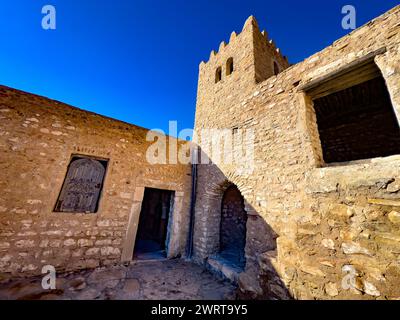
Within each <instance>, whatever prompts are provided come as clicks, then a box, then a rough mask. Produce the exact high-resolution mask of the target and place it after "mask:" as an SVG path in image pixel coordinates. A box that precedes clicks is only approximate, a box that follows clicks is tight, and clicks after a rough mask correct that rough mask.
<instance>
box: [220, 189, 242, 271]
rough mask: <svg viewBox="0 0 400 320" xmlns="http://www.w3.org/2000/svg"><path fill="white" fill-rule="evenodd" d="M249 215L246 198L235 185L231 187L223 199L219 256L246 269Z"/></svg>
mask: <svg viewBox="0 0 400 320" xmlns="http://www.w3.org/2000/svg"><path fill="white" fill-rule="evenodd" d="M246 223H247V213H246V210H245V208H244V198H243V196H242V194H241V193H240V191H239V189H238V188H237V187H236V186H235V185H231V186H229V187H228V188H227V189H226V190H225V192H224V195H223V197H222V205H221V224H220V252H219V255H220V256H221V257H223V258H224V259H225V260H227V261H229V262H230V263H232V264H234V265H236V266H238V267H240V268H244V266H245V262H246V260H245V253H244V248H245V245H246Z"/></svg>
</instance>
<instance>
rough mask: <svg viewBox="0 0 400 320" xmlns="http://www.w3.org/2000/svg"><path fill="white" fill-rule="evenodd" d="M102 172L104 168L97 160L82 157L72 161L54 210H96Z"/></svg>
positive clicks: (102, 176) (103, 172) (102, 177)
mask: <svg viewBox="0 0 400 320" xmlns="http://www.w3.org/2000/svg"><path fill="white" fill-rule="evenodd" d="M104 174H105V168H104V166H103V165H102V164H101V163H100V162H99V161H97V160H94V159H88V158H83V159H78V160H74V161H72V162H71V164H70V166H69V169H68V173H67V176H66V178H65V182H64V185H63V188H62V191H61V193H60V197H59V199H58V203H57V206H56V211H61V212H86V213H89V212H96V207H97V202H98V200H99V196H100V191H101V187H102V184H103V179H104Z"/></svg>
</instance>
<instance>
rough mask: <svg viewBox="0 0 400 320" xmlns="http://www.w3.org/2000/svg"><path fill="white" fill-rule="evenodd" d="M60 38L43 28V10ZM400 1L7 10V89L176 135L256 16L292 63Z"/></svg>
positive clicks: (3, 40)
mask: <svg viewBox="0 0 400 320" xmlns="http://www.w3.org/2000/svg"><path fill="white" fill-rule="evenodd" d="M46 4H52V5H54V6H55V7H56V10H57V29H56V30H47V31H46V30H43V29H42V28H41V19H42V17H43V15H42V13H41V8H42V6H44V5H46ZM346 4H352V5H354V6H355V7H356V9H357V26H361V25H362V24H364V23H365V22H367V21H369V20H371V19H372V18H374V17H376V16H378V15H380V14H382V13H383V12H385V11H387V10H388V9H390V8H392V7H394V6H395V5H397V4H399V1H398V0H396V1H395V0H380V1H376V0H347V1H342V0H309V1H307V0H303V1H299V0H280V1H276V0H273V1H270V0H257V1H256V0H246V1H244V0H233V1H227V0H224V1H218V0H208V1H194V0H181V1H178V0H164V1H161V0H158V1H155V0H112V1H106V0H42V1H39V0H1V6H0V84H3V85H7V86H11V87H14V88H17V89H21V90H25V91H28V92H32V93H36V94H40V95H43V96H46V97H49V98H52V99H56V100H59V101H62V102H66V103H68V104H71V105H73V106H77V107H79V108H82V109H86V110H90V111H94V112H97V113H100V114H103V115H106V116H110V117H113V118H116V119H120V120H123V121H126V122H129V123H134V124H137V125H140V126H144V127H147V128H162V129H164V130H167V128H168V121H169V120H177V121H178V129H179V130H180V129H183V128H191V127H192V126H193V119H194V111H195V100H196V89H197V72H198V65H199V63H200V61H201V60H208V57H209V54H210V51H211V50H212V49H218V46H219V43H220V42H221V41H222V40H225V41H227V40H228V39H229V35H230V33H231V32H232V31H233V30H235V31H237V32H239V31H240V30H241V29H242V26H243V23H244V21H245V20H246V18H247V17H248V16H249V15H251V14H253V15H255V16H256V18H257V20H258V22H259V25H260V27H261V28H262V29H266V30H267V31H268V33H269V35H270V37H271V38H273V39H274V40H275V42H276V43H277V45H278V46H279V47H280V48H281V49H282V52H283V53H284V54H285V55H287V56H288V58H289V61H290V62H292V63H295V62H298V61H301V60H303V59H304V58H307V57H308V56H310V55H311V54H313V53H314V52H317V51H319V50H321V49H323V48H324V47H326V46H328V45H330V44H331V43H332V42H333V41H334V40H336V39H338V38H339V37H341V36H343V35H345V34H346V33H348V31H346V30H343V29H342V28H341V19H342V14H341V8H342V7H343V5H346Z"/></svg>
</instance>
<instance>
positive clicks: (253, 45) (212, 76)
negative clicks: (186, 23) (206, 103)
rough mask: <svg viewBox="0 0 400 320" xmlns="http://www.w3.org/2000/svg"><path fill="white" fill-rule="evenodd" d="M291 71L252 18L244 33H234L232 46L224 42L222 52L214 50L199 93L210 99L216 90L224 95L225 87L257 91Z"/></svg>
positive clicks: (204, 68)
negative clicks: (275, 76)
mask: <svg viewBox="0 0 400 320" xmlns="http://www.w3.org/2000/svg"><path fill="white" fill-rule="evenodd" d="M288 67H289V62H288V59H287V58H286V57H285V56H284V55H282V53H281V50H280V49H279V48H278V47H277V46H276V44H275V42H274V41H273V40H272V39H269V37H268V33H267V32H266V31H265V30H263V31H260V29H259V26H258V23H257V20H256V18H255V17H254V16H250V17H249V18H247V20H246V22H245V23H244V25H243V28H242V30H241V32H240V33H236V32H235V31H233V32H232V33H231V35H230V38H229V42H228V43H226V42H225V41H222V42H221V43H220V45H219V48H218V51H216V50H212V51H211V53H210V56H209V59H208V61H206V62H205V61H202V62H201V63H200V65H199V89H200V91H199V92H198V93H199V95H200V96H201V95H202V94H207V95H209V94H210V93H211V92H213V91H214V88H217V91H218V92H220V91H221V90H220V89H222V88H221V86H223V87H224V89H225V90H227V91H235V90H236V89H241V90H242V89H243V88H244V87H246V88H250V87H254V85H255V84H257V83H259V82H262V81H264V80H266V79H268V78H269V77H272V76H274V75H277V74H278V73H280V72H281V71H283V70H285V69H286V68H288ZM223 91H224V90H223ZM216 94H217V96H218V93H216ZM217 96H215V98H216V97H217Z"/></svg>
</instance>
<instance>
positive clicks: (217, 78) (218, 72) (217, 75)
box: [215, 67, 222, 83]
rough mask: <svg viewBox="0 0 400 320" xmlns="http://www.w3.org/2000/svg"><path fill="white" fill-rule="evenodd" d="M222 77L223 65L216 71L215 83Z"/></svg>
mask: <svg viewBox="0 0 400 320" xmlns="http://www.w3.org/2000/svg"><path fill="white" fill-rule="evenodd" d="M221 79H222V69H221V67H218V68H217V71H216V72H215V83H217V82H220V81H221Z"/></svg>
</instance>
